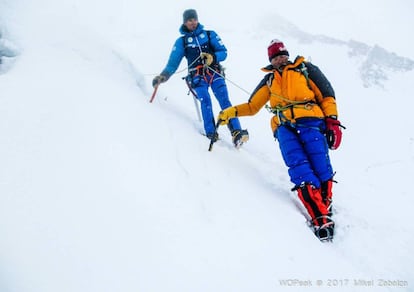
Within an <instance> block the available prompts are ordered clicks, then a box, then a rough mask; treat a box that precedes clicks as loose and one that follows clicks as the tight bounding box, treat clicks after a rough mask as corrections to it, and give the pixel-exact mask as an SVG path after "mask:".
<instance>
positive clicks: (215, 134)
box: [206, 132, 219, 143]
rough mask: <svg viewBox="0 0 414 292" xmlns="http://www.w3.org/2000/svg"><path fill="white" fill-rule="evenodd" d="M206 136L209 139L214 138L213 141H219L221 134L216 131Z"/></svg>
mask: <svg viewBox="0 0 414 292" xmlns="http://www.w3.org/2000/svg"><path fill="white" fill-rule="evenodd" d="M206 137H207V138H208V139H209V140H212V141H213V143H215V142H217V140H218V139H219V135H218V133H217V132H215V133H209V134H207V135H206Z"/></svg>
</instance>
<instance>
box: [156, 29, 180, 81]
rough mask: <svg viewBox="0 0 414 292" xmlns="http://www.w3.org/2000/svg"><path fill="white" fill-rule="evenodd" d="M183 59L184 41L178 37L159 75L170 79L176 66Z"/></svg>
mask: <svg viewBox="0 0 414 292" xmlns="http://www.w3.org/2000/svg"><path fill="white" fill-rule="evenodd" d="M183 58H184V41H183V38H182V37H179V38H178V39H177V40H176V41H175V43H174V46H173V48H172V50H171V53H170V57H169V58H168V62H167V65H166V66H165V68H164V70H162V72H161V75H164V76H165V77H166V78H167V79H169V78H170V77H171V75H173V74H174V73H175V71H177V69H178V66H180V63H181V61H182V59H183Z"/></svg>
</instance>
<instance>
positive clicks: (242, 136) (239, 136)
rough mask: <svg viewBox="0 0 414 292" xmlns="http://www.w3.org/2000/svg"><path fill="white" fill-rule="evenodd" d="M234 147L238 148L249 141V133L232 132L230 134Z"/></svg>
mask: <svg viewBox="0 0 414 292" xmlns="http://www.w3.org/2000/svg"><path fill="white" fill-rule="evenodd" d="M231 136H232V140H233V144H234V147H236V148H240V146H242V145H243V143H245V142H247V141H248V140H249V132H247V130H234V131H232V132H231Z"/></svg>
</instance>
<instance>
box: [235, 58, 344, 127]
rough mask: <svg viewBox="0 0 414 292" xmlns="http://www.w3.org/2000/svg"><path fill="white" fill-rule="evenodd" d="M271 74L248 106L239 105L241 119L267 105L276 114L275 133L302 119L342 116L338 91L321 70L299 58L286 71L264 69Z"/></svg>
mask: <svg viewBox="0 0 414 292" xmlns="http://www.w3.org/2000/svg"><path fill="white" fill-rule="evenodd" d="M262 71H264V72H267V73H268V74H267V75H266V76H265V77H264V78H263V80H262V81H261V82H260V83H259V85H258V86H257V87H256V89H255V90H254V91H253V93H252V95H251V96H250V98H249V101H248V102H247V103H244V104H240V105H237V106H235V108H236V112H237V116H239V117H240V116H251V115H254V114H256V113H257V112H258V111H259V110H260V109H261V108H262V107H263V106H264V105H265V104H266V103H267V102H269V103H270V110H271V112H272V113H274V116H273V117H272V119H271V127H272V131H273V132H275V131H276V130H277V128H278V126H279V125H281V124H285V123H291V124H295V123H296V121H297V120H298V119H300V118H305V117H314V118H321V119H323V118H324V117H327V116H331V115H333V116H338V112H337V108H336V101H335V92H334V90H333V88H332V86H331V84H330V82H329V81H328V79H327V78H326V77H325V75H324V74H323V73H322V72H321V71H320V69H319V68H318V67H317V66H315V65H313V64H311V63H309V62H305V59H304V57H302V56H298V57H296V59H295V61H294V62H293V63H292V62H290V63H289V64H288V65H286V66H285V67H284V68H283V71H282V73H280V72H279V71H278V70H276V69H274V68H273V66H272V65H268V66H266V67H264V68H262Z"/></svg>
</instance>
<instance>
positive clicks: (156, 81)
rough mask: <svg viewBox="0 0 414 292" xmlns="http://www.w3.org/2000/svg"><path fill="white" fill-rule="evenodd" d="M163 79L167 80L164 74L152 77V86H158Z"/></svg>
mask: <svg viewBox="0 0 414 292" xmlns="http://www.w3.org/2000/svg"><path fill="white" fill-rule="evenodd" d="M165 81H167V77H165V76H164V75H157V76H155V77H154V79H152V87H155V86H158V85H160V84H161V83H163V82H165Z"/></svg>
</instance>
